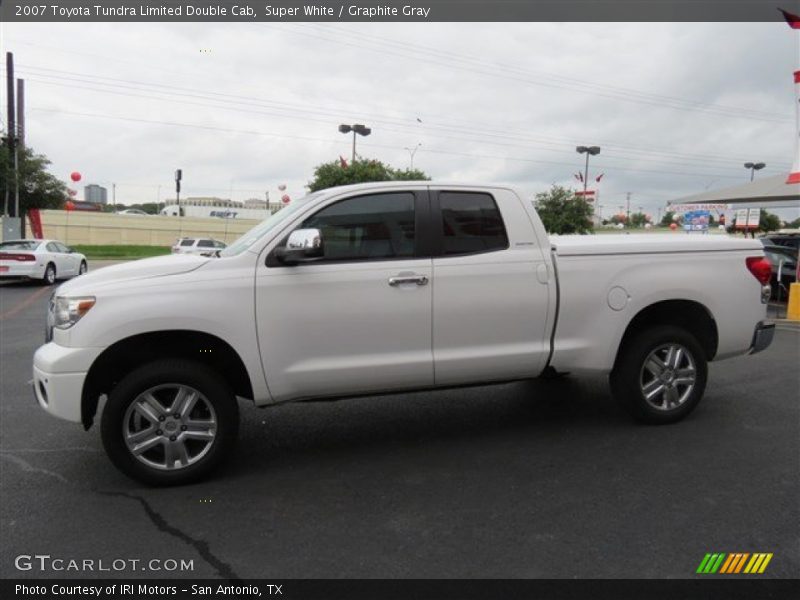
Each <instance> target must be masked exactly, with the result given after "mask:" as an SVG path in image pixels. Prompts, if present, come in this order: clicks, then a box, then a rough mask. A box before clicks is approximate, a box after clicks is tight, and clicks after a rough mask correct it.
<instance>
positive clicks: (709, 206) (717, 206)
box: [667, 202, 731, 213]
mask: <svg viewBox="0 0 800 600" xmlns="http://www.w3.org/2000/svg"><path fill="white" fill-rule="evenodd" d="M730 207H731V205H730V204H724V203H721V202H709V203H702V202H701V203H697V204H670V205H669V206H667V210H670V211H672V212H676V213H684V212H689V211H692V210H716V211H718V212H719V211H722V210H728V209H730Z"/></svg>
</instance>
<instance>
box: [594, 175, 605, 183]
mask: <svg viewBox="0 0 800 600" xmlns="http://www.w3.org/2000/svg"><path fill="white" fill-rule="evenodd" d="M603 175H605V173H600V175H598V176H597V177H595V181H596V182H598V183H600V180H601V179H602V178H603Z"/></svg>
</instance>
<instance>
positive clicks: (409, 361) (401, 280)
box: [256, 191, 433, 401]
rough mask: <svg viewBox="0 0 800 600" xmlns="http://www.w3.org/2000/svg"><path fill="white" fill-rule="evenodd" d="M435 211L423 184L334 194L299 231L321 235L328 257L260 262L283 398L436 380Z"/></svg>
mask: <svg viewBox="0 0 800 600" xmlns="http://www.w3.org/2000/svg"><path fill="white" fill-rule="evenodd" d="M427 209H428V197H427V192H422V191H419V192H411V191H403V192H385V193H370V194H361V195H358V196H354V197H349V198H345V199H338V200H335V201H331V202H329V203H328V204H326V205H325V206H323V207H321V208H320V209H319V210H317V212H316V213H314V214H312V215H311V216H310V217H307V218H306V219H305V220H304V221H303V222H302V223H301V224H299V225H298V226H297V227H295V228H294V229H308V228H316V229H319V230H320V231H321V232H322V237H323V243H324V256H323V257H322V258H320V259H316V260H315V261H314V262H307V263H301V264H298V265H295V266H283V265H281V264H280V263H277V262H276V261H275V260H274V259H273V258H272V254H271V255H270V256H269V257H267V260H266V263H267V265H265V264H264V263H261V264H260V265H259V266H258V269H257V274H256V317H257V327H258V336H259V344H260V348H261V357H262V361H263V365H264V371H265V374H266V377H267V384H268V386H269V389H270V394H271V395H272V397H273V400H274V401H283V400H292V399H298V398H306V397H321V396H337V395H351V394H353V395H354V394H358V393H371V392H381V391H393V390H400V389H409V388H417V387H428V386H431V385H433V355H432V343H431V319H432V293H431V290H432V287H433V286H432V283H433V282H432V267H431V259H430V257H428V256H426V253H425V252H424V251H423V250H422V249H421V247H422V244H421V242H420V240H421V235H420V229H421V227H420V224H421V222H422V220H421V217H422V215H423V213H426V212H427ZM273 252H274V251H273Z"/></svg>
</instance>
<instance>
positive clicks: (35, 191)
mask: <svg viewBox="0 0 800 600" xmlns="http://www.w3.org/2000/svg"><path fill="white" fill-rule="evenodd" d="M18 162H19V181H20V186H19V210H20V215H17V216H21V215H24V214H25V213H26V212H27V211H28V210H30V209H31V208H61V206H62V205H63V204H64V200H65V199H66V197H67V186H66V184H65V183H64V182H63V181H61V180H59V179H57V178H56V177H55V176H53V175H51V174H50V173H48V172H47V167H48V166H49V165H50V161H49V160H48V159H47V157H46V156H44V155H42V154H36V153H35V152H34V151H33V150H32V149H31V148H19V149H18ZM6 189H8V190H9V198H10V200H9V204H11V203H13V201H14V167H13V161H12V159H11V157H10V152H9V149H8V147H7V146H2V147H0V201H4V200H5V192H6ZM9 209H10V210H13V208H11V206H9Z"/></svg>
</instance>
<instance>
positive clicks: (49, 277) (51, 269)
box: [42, 263, 56, 285]
mask: <svg viewBox="0 0 800 600" xmlns="http://www.w3.org/2000/svg"><path fill="white" fill-rule="evenodd" d="M55 282H56V266H55V265H54V264H53V263H47V266H46V267H45V269H44V275H43V276H42V285H53V284H54V283H55Z"/></svg>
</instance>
